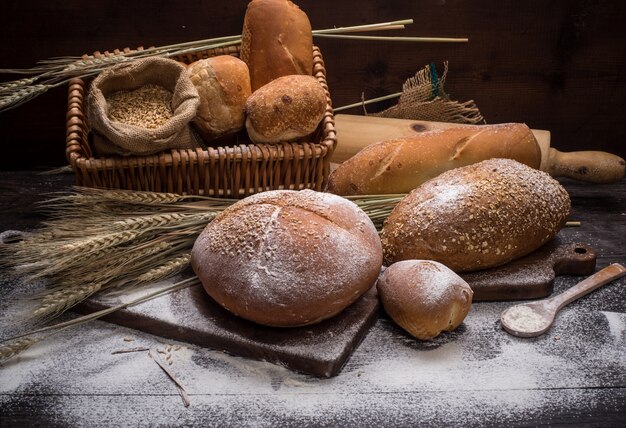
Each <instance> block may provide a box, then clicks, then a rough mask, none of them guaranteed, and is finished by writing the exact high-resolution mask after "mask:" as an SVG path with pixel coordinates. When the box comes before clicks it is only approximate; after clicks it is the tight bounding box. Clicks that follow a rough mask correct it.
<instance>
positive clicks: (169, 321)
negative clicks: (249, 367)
mask: <svg viewBox="0 0 626 428" xmlns="http://www.w3.org/2000/svg"><path fill="white" fill-rule="evenodd" d="M151 303H153V304H152V305H150V304H148V305H146V304H143V305H140V306H137V307H133V308H129V309H125V310H122V311H118V312H115V313H113V314H112V315H110V316H108V317H106V318H103V319H104V320H107V321H110V322H113V323H116V324H120V325H123V326H126V327H131V328H135V329H137V330H141V331H144V332H146V333H151V334H155V335H157V336H160V337H165V338H169V339H174V340H180V341H183V342H187V343H192V344H195V345H199V346H203V347H210V348H214V349H220V350H224V351H226V352H229V353H231V354H234V355H239V356H243V357H248V358H253V359H257V360H265V361H269V362H272V363H276V364H280V365H283V366H285V367H288V368H290V369H292V370H295V371H298V372H302V373H307V374H311V375H313V376H318V377H332V376H335V375H337V374H338V373H339V372H340V370H341V368H342V367H343V365H344V364H345V363H346V361H347V360H348V358H349V357H350V355H351V354H352V352H353V351H354V349H355V348H356V347H357V346H358V345H359V343H360V342H361V340H362V339H363V337H364V336H365V334H366V333H367V331H368V329H369V328H370V327H371V325H372V324H373V323H374V322H375V321H376V319H377V316H378V310H379V303H378V297H377V294H376V289H375V288H374V287H372V289H370V291H368V292H367V293H366V294H365V295H364V296H363V297H361V298H360V299H359V300H358V301H357V302H355V303H354V304H352V305H351V306H349V307H348V308H347V309H346V310H344V311H343V312H342V313H340V314H339V315H337V316H335V317H333V318H331V319H328V320H326V321H323V322H321V323H319V324H315V325H311V326H306V327H297V328H277V327H267V326H263V325H260V324H256V323H253V322H250V321H247V320H244V319H243V318H239V317H237V316H235V315H232V314H231V313H229V312H228V311H226V310H225V309H223V308H222V307H221V306H220V305H219V304H217V303H216V302H215V301H214V300H213V299H211V298H210V297H209V296H208V295H207V294H206V293H205V292H204V289H203V288H202V287H201V286H194V287H190V288H187V289H184V290H181V291H178V292H176V293H173V294H171V295H167V296H164V297H162V298H160V299H157V300H154V301H153V302H151ZM114 304H116V303H113V302H110V301H109V302H107V301H102V300H96V299H90V300H87V301H86V302H84V303H82V304H81V305H79V306H78V307H76V308H75V310H76V311H77V312H80V313H91V312H95V311H99V310H101V309H105V308H108V307H110V306H112V305H114Z"/></svg>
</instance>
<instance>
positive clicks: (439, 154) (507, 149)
mask: <svg viewBox="0 0 626 428" xmlns="http://www.w3.org/2000/svg"><path fill="white" fill-rule="evenodd" d="M491 158H508V159H514V160H516V161H518V162H522V163H524V164H526V165H528V166H530V167H532V168H539V165H540V164H541V151H540V148H539V145H538V144H537V140H536V139H535V137H534V135H533V133H532V131H531V130H530V129H529V128H528V126H526V125H524V124H520V123H505V124H500V125H475V126H464V127H458V128H450V129H441V130H436V131H430V132H424V133H421V134H417V135H415V136H412V137H406V138H399V139H394V140H388V141H382V142H380V143H376V144H372V145H370V146H368V147H366V148H364V149H363V150H361V151H360V152H358V153H357V154H356V155H354V156H353V157H351V158H350V159H348V160H347V161H345V162H344V163H342V164H341V165H339V167H338V168H337V169H336V170H335V171H334V172H333V173H332V174H331V176H330V177H329V183H328V191H329V192H332V193H335V194H338V195H373V194H385V193H408V192H410V191H411V190H413V189H415V188H416V187H417V186H419V185H420V184H422V183H424V182H425V181H428V180H430V179H431V178H433V177H436V176H437V175H439V174H441V173H442V172H444V171H448V170H450V169H453V168H458V167H461V166H465V165H471V164H473V163H476V162H480V161H482V160H486V159H491Z"/></svg>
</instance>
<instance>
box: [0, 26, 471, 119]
mask: <svg viewBox="0 0 626 428" xmlns="http://www.w3.org/2000/svg"><path fill="white" fill-rule="evenodd" d="M412 23H413V20H412V19H404V20H398V21H392V22H382V23H376V24H367V25H358V26H352V27H339V28H329V29H323V30H313V36H315V37H331V38H359V39H363V38H364V37H368V36H354V35H349V34H345V33H355V32H366V31H381V30H397V29H404V26H405V25H406V24H412ZM368 40H390V41H411V42H442V41H446V42H466V41H467V39H464V38H454V39H453V38H436V37H388V38H381V37H370V38H369V39H368ZM240 43H241V35H237V36H226V37H217V38H212V39H204V40H197V41H191V42H184V43H178V44H172V45H167V46H160V47H152V48H148V49H143V48H139V49H137V50H129V49H127V50H124V51H121V52H120V51H115V52H114V53H113V54H110V53H108V52H107V53H105V54H104V55H97V56H96V55H83V56H82V57H75V56H65V57H59V58H53V59H47V60H42V61H39V62H38V65H36V66H35V67H32V68H28V69H0V73H10V74H34V75H35V76H34V77H31V78H25V79H24V78H23V79H17V80H13V81H10V82H5V83H2V85H1V86H0V112H2V111H6V110H9V109H11V108H15V107H17V106H19V105H21V104H23V103H25V102H27V101H29V100H31V99H33V98H34V97H36V96H38V95H41V94H42V93H44V92H46V91H47V90H49V89H51V88H55V87H57V86H60V85H64V84H67V83H68V82H69V81H70V80H71V79H74V78H86V77H89V76H93V75H95V74H98V73H100V72H102V71H103V70H106V69H107V68H109V67H111V66H114V65H117V64H121V63H124V62H129V61H134V60H136V59H140V58H146V57H150V56H162V57H165V58H169V57H175V56H180V55H188V54H191V53H195V52H199V51H204V50H207V49H216V48H222V47H226V46H232V45H237V44H240Z"/></svg>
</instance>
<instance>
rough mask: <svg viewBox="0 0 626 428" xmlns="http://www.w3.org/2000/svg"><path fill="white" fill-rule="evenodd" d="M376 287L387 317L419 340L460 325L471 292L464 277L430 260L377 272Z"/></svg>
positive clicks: (397, 264)
mask: <svg viewBox="0 0 626 428" xmlns="http://www.w3.org/2000/svg"><path fill="white" fill-rule="evenodd" d="M376 287H377V289H378V296H379V297H380V300H381V302H382V304H383V307H384V308H385V311H386V312H387V313H388V314H389V316H390V317H391V318H392V319H393V320H394V321H395V322H396V323H397V324H398V325H399V326H400V327H402V328H403V329H405V330H406V331H407V332H408V333H410V334H411V335H412V336H414V337H416V338H418V339H420V340H429V339H432V338H434V337H437V336H439V334H440V333H441V332H442V331H452V330H454V329H455V328H457V327H458V326H459V325H461V323H462V322H463V320H464V319H465V317H466V316H467V313H468V312H469V310H470V307H471V306H472V296H473V294H474V292H473V291H472V289H471V288H470V286H469V285H468V284H467V282H465V280H464V279H463V278H461V277H460V276H458V275H457V274H456V273H454V272H453V271H451V270H450V269H449V268H447V267H446V266H444V265H442V264H441V263H438V262H435V261H431V260H403V261H400V262H397V263H394V264H392V265H391V266H389V267H388V268H387V269H385V271H384V272H383V273H382V274H381V275H380V277H379V278H378V282H377V283H376Z"/></svg>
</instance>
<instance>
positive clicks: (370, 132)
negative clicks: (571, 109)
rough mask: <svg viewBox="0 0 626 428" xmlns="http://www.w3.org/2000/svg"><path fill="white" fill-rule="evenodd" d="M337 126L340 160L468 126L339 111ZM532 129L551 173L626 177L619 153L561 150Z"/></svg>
mask: <svg viewBox="0 0 626 428" xmlns="http://www.w3.org/2000/svg"><path fill="white" fill-rule="evenodd" d="M335 126H336V128H337V147H336V148H335V151H334V152H333V155H332V157H331V162H334V163H341V162H343V161H345V160H346V159H348V158H350V157H352V156H353V155H355V154H356V153H357V152H359V151H360V150H361V149H363V148H364V147H366V146H368V145H370V144H373V143H376V142H379V141H384V140H390V139H393V138H400V137H409V136H411V135H415V134H416V133H419V132H426V131H434V130H437V129H446V128H451V127H454V126H466V125H462V124H456V123H444V122H426V121H419V120H407V119H392V118H384V117H373V116H356V115H348V114H338V115H336V116H335ZM532 132H533V134H534V136H535V139H536V140H537V143H538V144H539V148H540V149H541V166H540V167H539V168H540V169H541V170H542V171H545V172H547V173H548V174H550V175H551V176H553V177H568V178H573V179H575V180H579V181H585V182H588V183H614V182H617V181H620V180H621V179H623V178H624V169H625V165H626V164H625V162H624V159H622V158H620V157H619V156H616V155H613V154H611V153H607V152H600V151H579V152H560V151H558V150H557V149H555V148H553V147H550V131H545V130H541V129H533V130H532Z"/></svg>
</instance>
